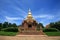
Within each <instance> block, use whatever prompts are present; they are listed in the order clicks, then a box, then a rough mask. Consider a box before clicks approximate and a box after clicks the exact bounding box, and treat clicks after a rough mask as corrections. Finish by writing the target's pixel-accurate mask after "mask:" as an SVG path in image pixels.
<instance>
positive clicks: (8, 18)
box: [5, 16, 23, 20]
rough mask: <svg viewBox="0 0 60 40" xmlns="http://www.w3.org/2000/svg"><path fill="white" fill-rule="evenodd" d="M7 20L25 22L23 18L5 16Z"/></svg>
mask: <svg viewBox="0 0 60 40" xmlns="http://www.w3.org/2000/svg"><path fill="white" fill-rule="evenodd" d="M5 18H6V19H7V20H23V18H20V17H8V16H5Z"/></svg>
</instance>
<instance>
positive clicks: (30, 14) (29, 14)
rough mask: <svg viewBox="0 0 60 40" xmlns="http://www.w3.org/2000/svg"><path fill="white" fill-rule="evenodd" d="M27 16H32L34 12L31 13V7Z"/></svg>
mask: <svg viewBox="0 0 60 40" xmlns="http://www.w3.org/2000/svg"><path fill="white" fill-rule="evenodd" d="M27 17H32V13H31V10H30V9H29V11H28V16H27Z"/></svg>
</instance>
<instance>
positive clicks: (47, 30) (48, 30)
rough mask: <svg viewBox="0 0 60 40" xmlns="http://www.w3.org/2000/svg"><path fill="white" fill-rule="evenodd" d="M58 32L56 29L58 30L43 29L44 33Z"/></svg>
mask: <svg viewBox="0 0 60 40" xmlns="http://www.w3.org/2000/svg"><path fill="white" fill-rule="evenodd" d="M57 31H59V30H58V29H56V28H48V29H46V28H45V29H43V32H57Z"/></svg>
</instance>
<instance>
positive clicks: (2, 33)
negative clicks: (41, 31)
mask: <svg viewBox="0 0 60 40" xmlns="http://www.w3.org/2000/svg"><path fill="white" fill-rule="evenodd" d="M16 34H17V32H4V31H0V35H2V36H15V35H16Z"/></svg>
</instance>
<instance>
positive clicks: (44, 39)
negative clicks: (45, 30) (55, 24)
mask: <svg viewBox="0 0 60 40" xmlns="http://www.w3.org/2000/svg"><path fill="white" fill-rule="evenodd" d="M0 40H60V36H46V35H17V36H0Z"/></svg>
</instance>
